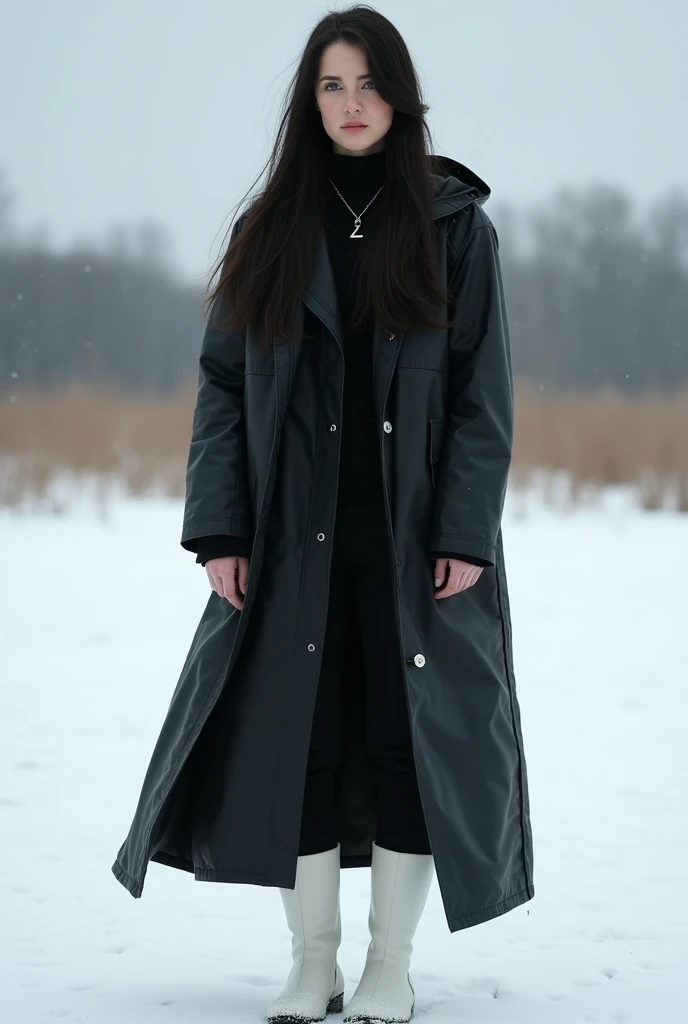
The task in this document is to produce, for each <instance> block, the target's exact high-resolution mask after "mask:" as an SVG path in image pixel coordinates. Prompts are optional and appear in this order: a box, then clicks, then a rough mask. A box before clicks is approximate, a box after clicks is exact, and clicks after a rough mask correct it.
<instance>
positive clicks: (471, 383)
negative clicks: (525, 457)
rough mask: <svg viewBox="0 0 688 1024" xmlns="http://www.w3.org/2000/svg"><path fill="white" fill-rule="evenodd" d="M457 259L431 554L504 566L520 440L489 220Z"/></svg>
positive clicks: (474, 231)
mask: <svg viewBox="0 0 688 1024" xmlns="http://www.w3.org/2000/svg"><path fill="white" fill-rule="evenodd" d="M482 216H483V219H484V223H481V224H479V225H478V226H477V227H474V228H473V229H472V231H471V233H470V235H469V236H468V239H467V240H466V242H465V243H464V244H463V247H462V249H461V251H460V253H459V254H458V258H457V259H456V261H455V265H454V270H453V272H452V277H451V281H450V282H449V284H450V287H451V288H452V291H453V294H454V295H455V297H456V305H455V312H454V315H453V317H452V319H456V321H457V323H456V324H455V326H454V327H452V328H450V332H449V408H448V419H447V427H446V434H445V443H444V445H443V449H442V456H441V460H440V466H439V473H438V486H437V491H436V494H435V505H434V509H433V522H432V529H431V537H430V544H429V548H430V550H435V551H444V550H447V551H449V550H454V551H462V552H464V553H465V554H467V555H476V556H477V557H479V558H483V559H485V560H486V561H487V563H488V564H489V565H494V564H495V561H496V543H497V534H498V532H499V526H500V522H501V517H502V510H503V507H504V498H505V494H506V486H507V477H508V473H509V466H510V463H511V452H512V443H513V377H512V366H511V350H510V342H509V329H508V325H507V313H506V305H505V298H504V289H503V284H502V274H501V268H500V262H499V251H498V250H499V243H498V240H497V234H496V232H495V229H494V227H493V225H492V223H491V221H490V220H489V218H487V217H486V215H485V214H484V213H483V214H482Z"/></svg>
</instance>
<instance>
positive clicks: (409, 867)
mask: <svg viewBox="0 0 688 1024" xmlns="http://www.w3.org/2000/svg"><path fill="white" fill-rule="evenodd" d="M434 870H435V862H434V860H433V857H432V854H420V853H399V852H396V851H394V850H386V849H385V848H384V847H381V846H377V845H376V843H373V853H372V862H371V872H370V914H369V917H368V927H369V929H370V935H371V942H370V945H369V946H368V954H367V957H366V963H365V967H364V970H363V974H362V976H361V980H360V981H359V983H358V987H357V989H356V991H355V992H354V994H353V997H352V999H351V1002H350V1003H349V1004H348V1006H347V1007H346V1013H345V1014H344V1024H354V1022H356V1024H377V1022H378V1021H384V1022H392V1021H393V1022H394V1024H406V1022H408V1021H409V1020H410V1019H411V1014H412V1013H413V1007H414V1002H415V992H414V988H413V985H412V984H411V977H410V975H409V966H410V962H411V952H412V950H413V936H414V934H415V931H416V928H417V926H418V922H419V921H420V918H421V915H422V913H423V909H424V907H425V903H426V901H427V897H428V892H429V890H430V883H431V882H432V877H433V874H434Z"/></svg>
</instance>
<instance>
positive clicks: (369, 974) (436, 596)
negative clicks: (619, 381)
mask: <svg viewBox="0 0 688 1024" xmlns="http://www.w3.org/2000/svg"><path fill="white" fill-rule="evenodd" d="M426 110H427V107H425V105H424V104H423V103H422V102H421V99H420V96H419V90H418V85H417V80H416V75H415V71H414V68H413V65H412V62H411V59H410V56H409V53H408V50H407V48H406V46H405V44H404V42H403V40H402V38H401V37H400V35H399V33H398V32H397V31H396V29H395V28H394V26H393V25H392V24H391V23H390V22H389V21H388V20H387V19H386V18H384V17H382V15H380V14H378V13H377V12H375V11H374V10H372V9H370V8H368V7H366V6H357V7H354V8H351V9H349V10H347V11H344V12H341V13H331V14H328V15H327V16H326V17H324V18H323V19H322V20H321V21H320V22H319V23H318V24H317V25H316V27H315V29H314V30H313V32H312V34H311V36H310V38H309V40H308V43H307V45H306V48H305V51H304V54H303V56H302V59H301V62H300V65H299V68H298V70H297V73H296V75H295V80H294V85H293V90H292V95H291V101H290V106H289V110H288V112H287V115H286V116H285V118H284V120H283V122H282V125H281V128H280V132H279V137H280V141H281V149H280V152H279V154H278V155H274V156H273V161H272V166H273V168H274V170H273V173H272V175H271V178H270V181H269V182H268V184H267V186H266V188H265V190H264V191H263V193H262V194H261V195H260V196H259V197H258V198H257V199H255V200H254V201H253V203H252V204H251V205H250V207H249V208H248V209H247V210H246V211H245V212H244V213H243V214H242V215H241V216H240V217H239V218H238V220H237V222H236V224H235V225H234V228H233V230H232V233H231V240H230V244H229V246H228V248H227V251H226V253H225V254H224V256H223V259H222V263H221V267H222V273H221V275H220V278H219V281H218V284H217V286H216V288H215V289H214V291H213V292H211V293H210V295H209V304H210V306H211V314H210V318H209V322H208V326H207V328H206V331H205V334H204V337H203V341H202V346H201V354H200V370H199V390H198V396H197V403H196V409H195V413H194V419H193V434H192V438H191V444H190V451H189V461H188V470H187V495H186V505H185V510H184V523H183V528H182V537H181V543H182V545H183V547H184V548H185V549H187V550H189V551H192V552H195V553H196V554H197V561H198V562H202V563H203V564H204V565H205V567H206V572H207V574H208V577H209V581H210V585H211V593H210V596H209V600H208V604H207V606H206V609H205V611H204V613H203V615H202V618H201V621H200V623H199V625H198V627H197V630H196V633H195V636H194V638H193V642H192V644H191V648H190V650H189V652H188V655H187V658H186V662H185V664H184V666H183V668H182V672H181V676H180V678H179V681H178V683H177V687H176V689H175V692H174V694H173V697H172V701H171V704H170V707H169V710H168V713H167V716H166V718H165V721H164V723H163V726H162V729H161V732H160V736H159V739H158V742H157V745H156V747H155V750H154V752H153V756H152V758H151V762H150V766H149V768H148V772H147V775H146V778H145V780H144V783H143V789H142V793H141V797H140V800H139V804H138V807H137V810H136V813H135V816H134V820H133V823H132V826H131V829H130V832H129V835H128V837H127V839H126V841H125V842H124V844H123V845H122V847H121V849H120V851H119V853H118V856H117V860H116V861H115V864H114V865H113V871H114V873H115V875H116V877H117V878H118V879H119V881H120V882H122V884H123V885H124V886H126V888H127V889H128V890H129V891H130V892H131V893H132V895H134V896H136V897H138V896H140V895H141V892H142V889H143V881H144V877H145V874H146V870H147V865H148V862H149V861H150V860H153V861H157V862H159V863H161V864H167V865H171V866H173V867H178V868H182V869H185V870H187V871H191V872H193V873H194V876H195V878H197V879H200V880H205V881H218V882H222V881H224V882H239V883H252V884H257V885H269V886H278V887H279V888H280V892H281V896H282V900H283V904H284V908H285V912H286V919H287V923H288V925H289V927H290V929H291V931H292V936H293V939H292V952H293V966H292V969H291V972H290V974H289V976H288V978H287V981H286V983H285V986H284V988H283V989H282V991H281V993H280V994H279V995H278V997H277V999H275V1001H274V1002H273V1003H272V1004H271V1005H270V1007H269V1008H268V1019H269V1020H270V1021H281V1022H286V1021H315V1020H322V1019H323V1018H324V1017H325V1015H326V1014H327V1013H328V1012H333V1011H334V1012H336V1011H338V1010H341V1009H342V1008H343V991H344V981H343V977H342V972H341V969H340V967H339V964H338V963H337V950H338V946H339V943H340V938H341V924H340V912H339V880H340V868H347V867H368V866H369V867H370V868H371V904H370V916H369V926H370V931H371V942H370V945H369V948H368V954H367V958H366V963H365V965H364V968H363V972H362V975H361V978H360V981H359V984H358V987H357V989H356V991H355V993H354V995H353V998H352V1000H351V1002H350V1003H349V1004H348V1005H347V1007H346V1011H345V1016H344V1020H345V1021H346V1022H354V1021H358V1022H362V1021H371V1020H375V1021H379V1020H382V1021H395V1022H400V1021H408V1020H409V1019H410V1016H411V1014H412V1012H413V1007H414V987H413V984H412V981H411V977H410V974H409V964H410V954H411V950H412V939H413V936H414V933H415V929H416V927H417V924H418V921H419V919H420V916H421V914H422V911H423V908H424V906H425V903H426V897H427V894H428V890H429V886H430V884H431V880H432V877H433V874H434V873H435V872H436V874H437V880H438V883H439V888H440V893H441V897H442V901H443V905H444V910H445V914H446V919H447V923H448V926H449V930H450V932H454V931H458V930H459V929H462V928H468V927H470V926H472V925H475V924H479V923H481V922H483V921H488V920H491V919H492V918H495V917H497V916H499V915H500V914H504V913H506V912H507V911H509V910H511V909H513V908H515V907H517V906H520V905H521V904H523V903H525V902H526V901H527V900H530V899H531V898H532V896H533V893H534V889H533V881H532V839H531V827H530V816H529V802H528V786H527V777H526V766H525V761H524V756H523V748H522V739H521V726H520V712H519V705H518V700H517V696H516V689H515V682H514V672H513V658H512V648H511V623H510V613H509V600H508V593H507V582H506V575H505V566H504V556H503V548H502V536H501V528H500V521H501V515H502V508H503V501H504V494H505V489H506V484H507V473H508V469H509V464H510V458H511V443H512V375H511V362H510V352H509V339H508V329H507V322H506V311H505V303H504V296H503V291H502V281H501V272H500V268H499V259H498V250H497V237H496V234H495V231H494V228H493V226H492V224H491V222H490V220H489V218H488V217H487V215H486V214H485V212H484V210H483V208H482V207H483V204H484V202H485V200H486V199H487V198H488V196H489V194H490V193H489V189H488V188H487V186H486V185H485V183H484V182H483V181H481V179H480V178H479V177H477V175H475V174H474V173H473V172H472V171H470V170H469V169H468V168H467V167H465V166H464V165H462V164H459V163H458V162H456V161H454V160H451V159H448V158H442V157H430V156H429V155H428V153H427V151H426V146H425V138H426V134H427V127H426V124H425V120H424V113H425V111H426ZM352 123H353V124H355V125H358V126H357V127H351V124H352Z"/></svg>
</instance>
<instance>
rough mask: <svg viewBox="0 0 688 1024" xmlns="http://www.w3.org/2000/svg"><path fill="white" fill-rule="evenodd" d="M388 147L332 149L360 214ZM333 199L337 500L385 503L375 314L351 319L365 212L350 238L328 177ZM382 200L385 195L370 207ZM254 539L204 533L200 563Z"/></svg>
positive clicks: (381, 173)
mask: <svg viewBox="0 0 688 1024" xmlns="http://www.w3.org/2000/svg"><path fill="white" fill-rule="evenodd" d="M386 159H387V154H386V152H385V150H384V149H383V150H380V151H379V152H378V153H370V154H367V155H365V156H350V155H348V154H346V155H345V154H341V153H335V152H334V151H329V153H328V166H327V173H328V176H329V177H330V178H331V179H332V181H333V182H334V183H335V184H336V186H337V188H338V189H339V191H340V192H341V193H342V195H343V196H344V198H345V199H346V202H347V203H348V204H349V206H350V207H351V208H352V209H353V210H355V212H356V214H360V213H361V212H362V211H363V209H364V208H365V207H366V206H367V205H368V203H369V202H370V200H371V199H373V196H375V193H376V192H377V191H378V189H379V188H380V186H381V185H383V184H384V182H385V178H386ZM328 187H329V189H330V197H329V201H328V205H327V210H326V222H325V235H326V239H327V250H328V255H329V257H330V263H331V265H332V273H333V276H334V282H335V287H336V290H337V299H338V303H339V311H340V315H341V322H342V334H343V343H344V360H345V373H344V395H343V407H342V440H341V447H340V469H339V486H338V491H337V504H338V506H339V505H369V504H380V503H382V502H383V501H384V492H383V490H382V473H381V465H380V450H379V449H380V446H379V441H378V436H377V426H376V423H375V405H374V400H373V373H372V366H373V363H372V344H373V323H374V319H373V314H372V311H370V310H369V311H368V312H367V314H366V317H365V320H364V322H363V324H362V325H361V326H360V327H358V328H357V329H356V330H354V329H353V328H352V327H351V325H350V318H351V315H352V313H353V307H354V303H355V276H354V270H355V266H356V261H357V258H358V256H359V254H360V251H361V246H363V245H365V231H366V214H365V213H363V216H362V218H361V227H360V228H359V231H360V233H361V234H362V235H363V236H364V237H363V238H362V239H356V238H350V237H349V236H350V235H351V232H352V231H353V230H354V226H355V225H354V218H353V215H352V213H351V211H350V210H348V209H347V207H346V205H345V204H344V202H343V201H342V199H341V198H340V196H339V195H338V194H337V192H336V191H335V189H334V188H333V187H332V185H331V184H330V183H329V181H328ZM380 198H381V194H380V195H378V196H377V197H376V198H375V199H374V200H373V204H371V206H370V207H369V210H371V211H372V208H373V205H374V204H375V203H376V202H377V201H378V200H379V199H380ZM251 548H252V541H250V540H247V539H244V538H243V537H234V536H229V535H226V534H221V535H214V536H210V537H201V538H199V541H198V557H197V558H196V561H197V562H200V563H201V564H203V565H205V563H206V562H207V561H208V560H209V559H211V558H222V557H226V556H229V555H244V556H245V557H247V558H248V557H250V554H251ZM429 556H430V557H431V558H433V559H434V558H457V557H459V558H462V559H464V560H465V561H467V562H473V563H474V564H476V565H488V564H489V563H488V562H485V561H483V560H482V559H479V558H477V557H474V556H468V555H462V554H461V553H459V552H454V551H431V552H429Z"/></svg>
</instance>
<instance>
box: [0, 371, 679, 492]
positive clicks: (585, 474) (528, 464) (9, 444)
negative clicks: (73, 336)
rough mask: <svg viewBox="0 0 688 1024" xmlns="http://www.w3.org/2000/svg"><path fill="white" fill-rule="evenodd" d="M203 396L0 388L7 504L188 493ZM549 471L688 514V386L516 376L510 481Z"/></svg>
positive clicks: (583, 488) (523, 482)
mask: <svg viewBox="0 0 688 1024" xmlns="http://www.w3.org/2000/svg"><path fill="white" fill-rule="evenodd" d="M195 397H196V381H195V380H189V382H188V384H187V386H186V387H184V388H183V389H182V390H180V391H179V392H177V393H176V394H175V395H173V396H171V397H166V398H154V397H150V396H145V397H137V396H132V395H128V394H122V393H117V392H106V391H98V392H95V391H94V390H93V389H91V388H90V387H88V386H87V385H85V384H73V385H72V386H71V387H70V388H69V389H67V390H66V391H64V392H63V393H61V394H46V393H43V392H40V391H33V390H16V391H15V392H13V393H8V392H5V393H4V394H0V458H1V459H2V471H1V472H0V505H3V506H14V507H19V506H22V507H23V506H25V505H26V504H27V503H30V502H38V503H39V504H41V505H47V506H48V507H51V503H52V507H53V508H54V509H55V510H56V511H57V510H60V509H61V506H60V505H59V502H56V501H55V499H54V498H52V497H51V490H52V489H53V485H54V483H55V481H56V480H57V479H58V478H60V477H64V476H68V477H70V478H72V479H76V480H78V479H81V478H84V477H89V478H91V479H94V480H96V481H97V482H98V486H99V488H100V493H101V497H102V498H104V496H105V494H106V492H107V489H108V487H109V486H110V485H111V484H112V483H113V482H116V483H117V484H118V486H119V487H120V489H123V490H124V492H125V493H128V494H130V495H136V496H139V497H143V496H146V495H151V494H156V495H165V496H170V497H182V496H183V493H184V473H185V467H186V457H187V450H188V443H189V438H190V432H191V420H192V414H193V406H194V402H195ZM543 471H544V476H545V479H547V478H548V477H549V479H551V480H552V481H555V480H557V481H560V479H561V474H562V472H563V473H564V474H565V477H566V479H567V481H568V500H569V501H570V502H571V503H576V502H578V501H580V500H582V499H583V497H584V495H585V494H589V493H590V491H591V490H592V491H595V490H598V489H601V488H603V487H606V486H609V485H627V486H628V485H630V486H631V487H634V488H635V489H636V490H637V493H638V501H639V504H640V505H641V506H642V507H643V508H645V509H658V508H667V507H668V508H677V509H680V510H681V511H684V512H686V511H688V389H684V390H683V391H682V392H680V393H675V394H672V395H664V394H662V395H653V396H642V397H630V396H627V395H622V394H619V393H615V392H611V391H609V392H598V393H595V394H548V393H544V392H541V391H539V390H538V389H537V388H534V387H533V386H531V385H529V384H528V383H527V382H525V381H522V380H521V381H517V384H516V437H515V444H514V459H513V465H512V471H511V476H510V486H515V487H526V486H528V484H529V483H531V481H532V480H533V479H534V477H535V475H538V476H542V475H543ZM552 486H554V483H553V484H552ZM545 498H546V499H547V494H545Z"/></svg>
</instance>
